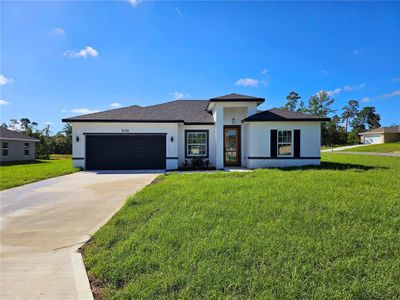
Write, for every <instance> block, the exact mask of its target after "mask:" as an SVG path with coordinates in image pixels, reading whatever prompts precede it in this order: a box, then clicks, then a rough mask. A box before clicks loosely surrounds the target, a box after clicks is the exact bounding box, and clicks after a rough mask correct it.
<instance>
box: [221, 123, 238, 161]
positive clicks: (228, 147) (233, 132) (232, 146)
mask: <svg viewBox="0 0 400 300" xmlns="http://www.w3.org/2000/svg"><path fill="white" fill-rule="evenodd" d="M224 163H225V165H240V129H239V127H225V128H224Z"/></svg>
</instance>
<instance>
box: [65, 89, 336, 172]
mask: <svg viewBox="0 0 400 300" xmlns="http://www.w3.org/2000/svg"><path fill="white" fill-rule="evenodd" d="M264 101H265V99H264V98H258V97H252V96H245V95H239V94H229V95H225V96H221V97H216V98H211V99H209V100H176V101H171V102H167V103H164V104H159V105H152V106H146V107H141V106H137V105H133V106H129V107H124V108H117V109H112V110H107V111H103V112H98V113H92V114H87V115H81V116H77V117H72V118H67V119H63V122H68V123H71V124H72V141H73V145H72V156H73V163H74V166H75V167H80V168H83V169H89V170H118V169H125V170H129V169H168V170H174V169H178V168H179V167H183V166H185V165H186V163H190V162H191V161H192V160H193V159H197V160H199V159H201V160H203V161H205V160H207V161H208V162H209V163H210V164H211V165H212V166H214V167H216V168H217V169H223V168H225V167H231V166H241V167H247V168H263V167H286V166H301V165H319V164H320V136H321V130H320V128H321V122H324V121H329V119H328V118H323V117H320V116H315V115H309V114H304V113H300V112H292V111H288V110H284V109H277V108H273V109H270V110H266V111H261V112H260V111H258V110H257V106H258V105H260V104H261V103H263V102H264Z"/></svg>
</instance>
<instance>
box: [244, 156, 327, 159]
mask: <svg viewBox="0 0 400 300" xmlns="http://www.w3.org/2000/svg"><path fill="white" fill-rule="evenodd" d="M247 159H321V157H319V156H312V157H282V156H277V157H268V156H248V157H247Z"/></svg>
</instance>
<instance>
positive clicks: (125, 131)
mask: <svg viewBox="0 0 400 300" xmlns="http://www.w3.org/2000/svg"><path fill="white" fill-rule="evenodd" d="M121 132H123V133H128V132H129V129H121Z"/></svg>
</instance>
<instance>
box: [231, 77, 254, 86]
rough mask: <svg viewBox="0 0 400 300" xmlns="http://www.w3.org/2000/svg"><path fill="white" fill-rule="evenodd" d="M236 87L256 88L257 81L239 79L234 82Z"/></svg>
mask: <svg viewBox="0 0 400 300" xmlns="http://www.w3.org/2000/svg"><path fill="white" fill-rule="evenodd" d="M235 84H236V85H241V86H250V87H257V86H258V84H259V81H258V80H257V79H252V78H241V79H239V80H237V81H236V82H235Z"/></svg>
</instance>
